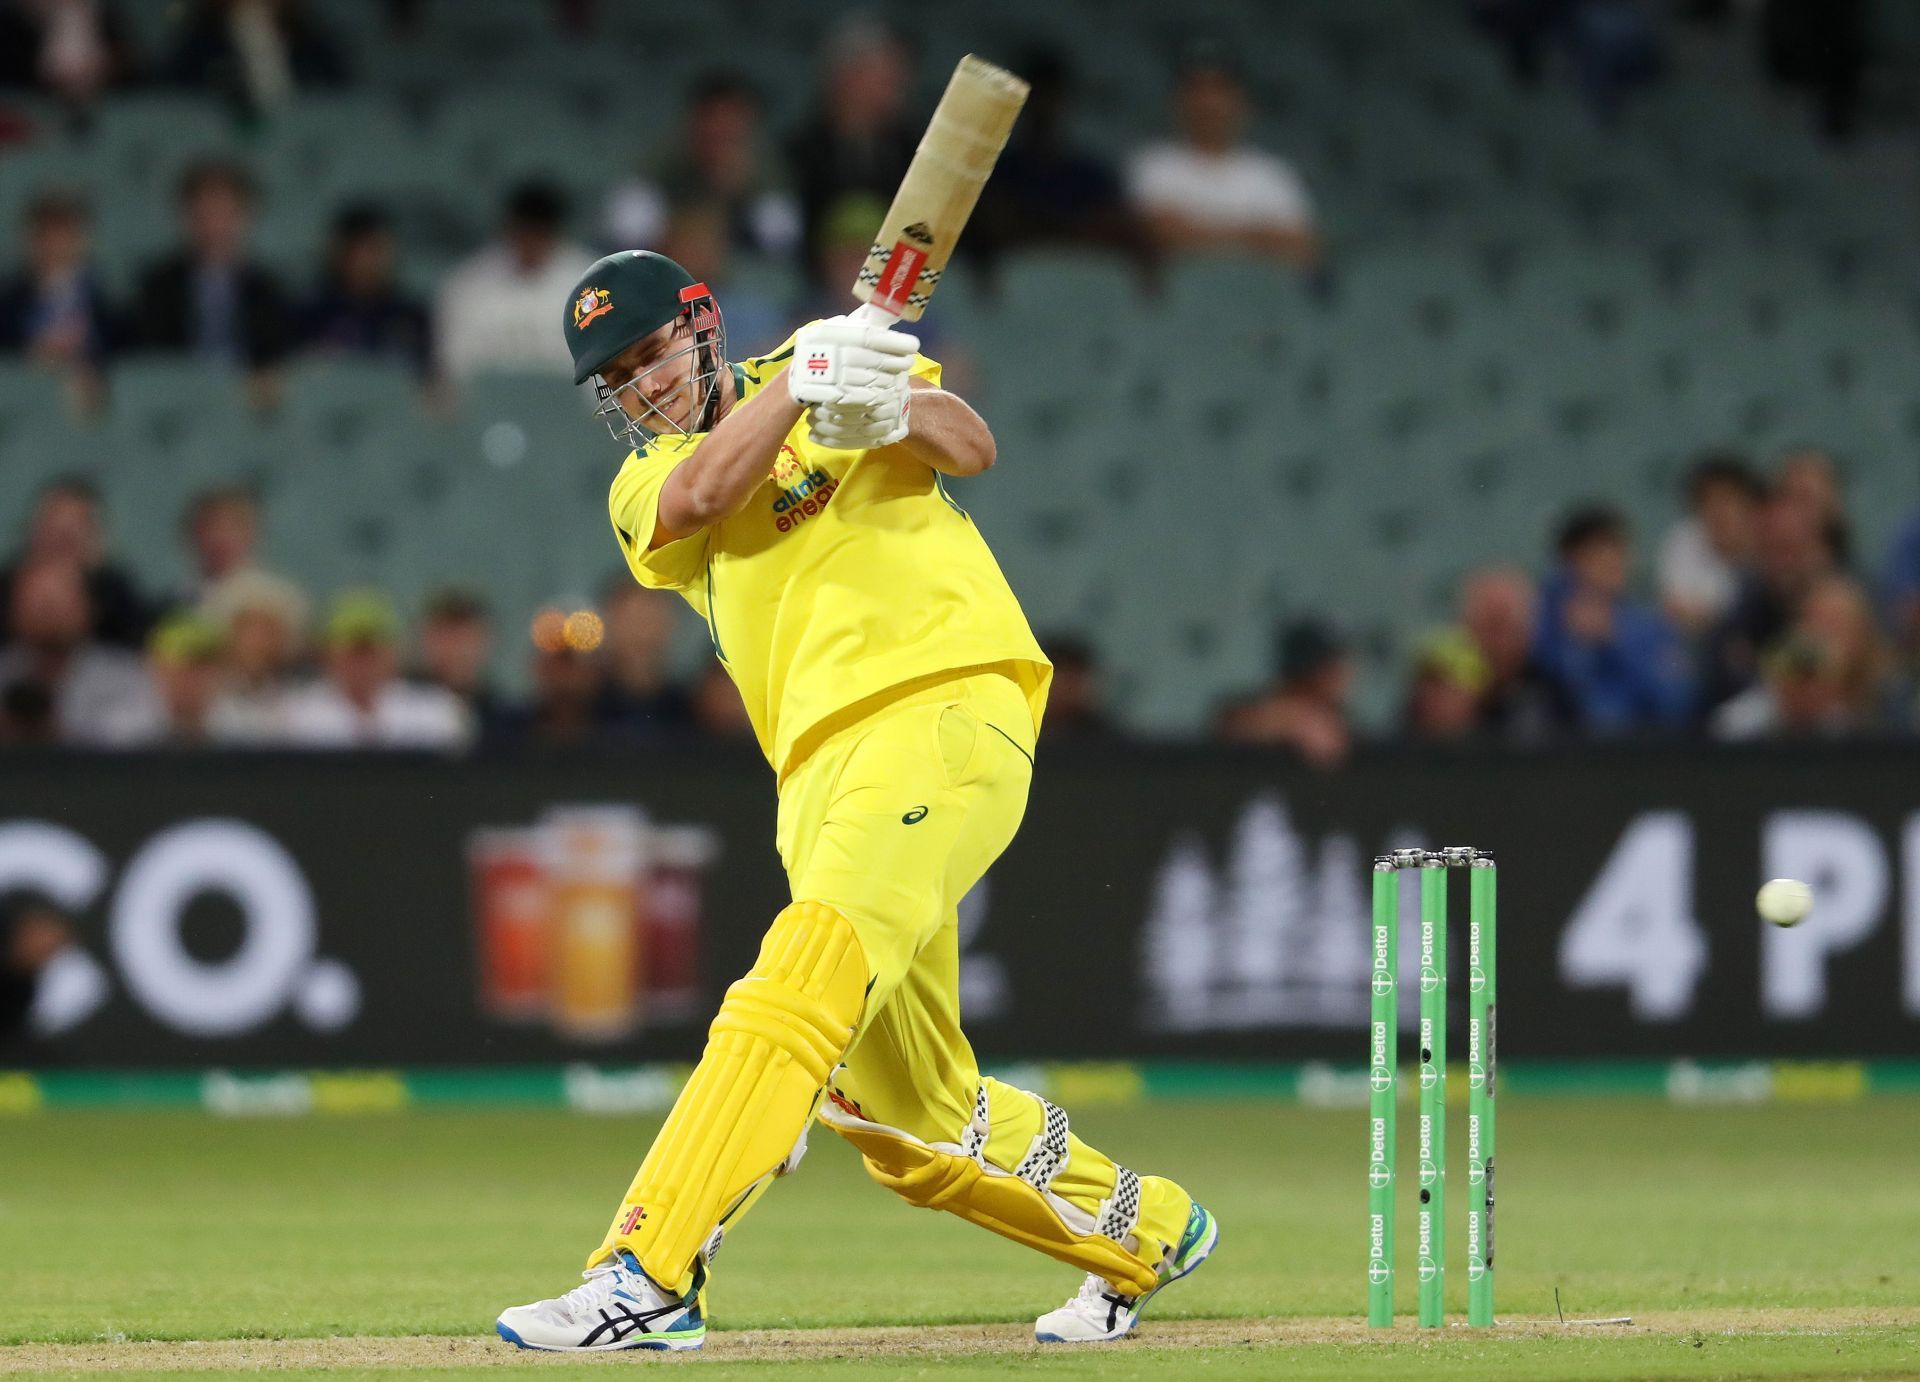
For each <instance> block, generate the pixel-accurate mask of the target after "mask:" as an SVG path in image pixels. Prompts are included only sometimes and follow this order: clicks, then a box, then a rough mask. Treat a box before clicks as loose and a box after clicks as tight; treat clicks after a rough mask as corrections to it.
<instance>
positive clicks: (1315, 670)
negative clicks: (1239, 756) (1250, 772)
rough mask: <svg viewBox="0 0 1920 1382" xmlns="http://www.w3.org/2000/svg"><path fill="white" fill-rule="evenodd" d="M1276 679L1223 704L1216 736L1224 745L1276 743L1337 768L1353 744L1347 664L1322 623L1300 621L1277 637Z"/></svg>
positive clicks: (1349, 664)
mask: <svg viewBox="0 0 1920 1382" xmlns="http://www.w3.org/2000/svg"><path fill="white" fill-rule="evenodd" d="M1278 651H1279V657H1278V659H1277V661H1278V664H1279V667H1278V671H1279V679H1278V680H1277V681H1276V682H1275V683H1274V684H1273V685H1272V686H1271V687H1269V688H1268V689H1267V690H1265V691H1263V692H1261V693H1259V694H1258V695H1255V696H1253V697H1251V698H1250V699H1248V700H1245V701H1242V702H1240V703H1238V704H1235V705H1231V706H1229V707H1228V708H1227V710H1226V711H1225V713H1224V714H1223V715H1222V716H1221V720H1220V737H1221V738H1223V739H1225V740H1227V741H1228V742H1230V743H1239V744H1278V745H1283V746H1285V747H1287V748H1290V749H1292V750H1294V752H1296V753H1298V754H1299V755H1300V756H1301V757H1302V758H1303V759H1305V760H1306V761H1307V762H1308V763H1310V764H1312V765H1313V766H1314V767H1316V768H1332V767H1337V766H1338V765H1339V764H1340V763H1341V762H1343V761H1344V760H1345V759H1346V757H1347V754H1348V753H1349V752H1350V751H1351V750H1352V748H1353V733H1352V730H1351V729H1350V728H1349V727H1348V724H1347V694H1348V692H1349V690H1350V689H1351V688H1352V684H1353V664H1352V662H1351V660H1350V659H1349V658H1348V656H1347V649H1346V645H1345V644H1344V643H1342V642H1341V641H1340V639H1339V638H1338V637H1337V636H1336V635H1335V634H1334V632H1333V631H1332V630H1331V629H1329V628H1328V627H1327V626H1326V625H1324V624H1322V623H1320V622H1318V621H1317V620H1313V619H1303V620H1301V621H1299V622H1298V623H1295V624H1292V625H1289V626H1288V627H1287V628H1286V629H1284V630H1282V632H1281V635H1280V646H1279V650H1278Z"/></svg>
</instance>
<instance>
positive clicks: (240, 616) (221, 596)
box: [201, 570, 308, 745]
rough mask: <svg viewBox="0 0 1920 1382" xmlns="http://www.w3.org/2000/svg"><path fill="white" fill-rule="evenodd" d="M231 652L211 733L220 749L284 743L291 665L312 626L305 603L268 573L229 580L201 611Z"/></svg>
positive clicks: (295, 589) (249, 573) (251, 573)
mask: <svg viewBox="0 0 1920 1382" xmlns="http://www.w3.org/2000/svg"><path fill="white" fill-rule="evenodd" d="M201 610H202V613H204V614H205V615H206V616H207V618H208V619H209V620H211V621H212V622H213V625H214V627H215V628H216V629H218V630H219V631H220V634H221V637H222V639H223V641H224V643H225V645H226V650H227V685H226V688H225V689H224V690H223V691H222V692H221V694H220V697H219V699H218V700H216V701H215V702H214V705H213V710H212V712H211V714H210V715H209V717H208V721H207V728H208V732H209V733H210V734H211V736H212V737H213V738H214V739H215V740H216V741H217V742H219V743H223V744H249V745H265V744H277V743H284V742H285V740H286V738H287V735H288V732H289V729H288V715H289V706H290V703H291V700H292V698H293V693H294V684H293V672H294V667H295V665H296V664H297V663H298V661H299V660H300V654H301V649H302V645H303V643H304V640H305V637H306V628H307V613H308V610H307V597H306V596H305V595H303V594H301V593H300V589H299V587H298V586H296V585H294V584H293V583H292V582H291V581H287V580H284V579H282V578H281V577H279V576H273V575H269V574H268V573H267V572H265V571H259V570H242V571H237V572H235V573H234V574H233V575H231V576H228V577H227V578H226V579H225V580H223V581H221V582H220V584H219V585H218V586H216V587H215V588H214V589H213V590H212V591H211V592H209V593H208V595H207V598H206V600H205V601H204V602H203V604H202V606H201Z"/></svg>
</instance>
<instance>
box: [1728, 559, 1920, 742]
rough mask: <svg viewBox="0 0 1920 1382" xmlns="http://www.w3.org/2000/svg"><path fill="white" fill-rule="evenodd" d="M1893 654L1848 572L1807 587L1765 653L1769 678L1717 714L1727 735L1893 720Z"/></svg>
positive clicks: (1835, 729)
mask: <svg viewBox="0 0 1920 1382" xmlns="http://www.w3.org/2000/svg"><path fill="white" fill-rule="evenodd" d="M1892 669H1893V661H1892V658H1891V656H1890V655H1889V654H1888V651H1887V646H1886V642H1885V640H1884V639H1883V638H1882V637H1881V634H1880V629H1879V627H1878V625H1876V624H1875V623H1874V619H1873V610H1872V607H1871V605H1870V604H1869V602H1868V600H1867V596H1866V593H1865V592H1864V591H1863V590H1861V588H1860V587H1859V586H1858V585H1857V584H1855V583H1854V582H1853V581H1851V580H1849V579H1847V578H1846V577H1845V576H1823V577H1821V578H1820V579H1819V580H1817V581H1816V582H1814V584H1813V586H1812V588H1811V589H1809V590H1808V591H1807V595H1806V598H1805V600H1804V601H1803V602H1802V603H1801V606H1800V615H1799V618H1798V619H1797V620H1796V621H1795V624H1794V627H1793V631H1792V632H1791V633H1790V634H1789V635H1788V636H1787V637H1786V638H1785V639H1784V640H1783V641H1782V642H1780V643H1779V644H1776V645H1775V646H1774V647H1773V648H1772V649H1771V650H1769V651H1768V653H1767V654H1766V656H1765V657H1763V658H1762V659H1761V672H1762V680H1761V681H1760V682H1759V683H1758V684H1756V685H1755V686H1753V687H1751V688H1749V689H1748V690H1747V691H1745V692H1743V693H1741V694H1740V695H1738V696H1735V697H1734V698H1733V699H1732V700H1730V701H1728V702H1727V703H1726V704H1725V705H1723V706H1721V707H1720V709H1719V711H1718V712H1716V714H1715V715H1714V717H1713V722H1712V725H1713V731H1714V733H1715V735H1716V736H1717V737H1720V738H1723V739H1751V738H1757V737H1760V736H1763V735H1798V734H1822V735H1842V734H1863V733H1871V732H1873V731H1875V730H1881V729H1885V728H1887V727H1888V725H1889V724H1890V723H1893V722H1894V715H1895V714H1896V713H1897V709H1896V705H1895V702H1894V696H1893V691H1894V684H1893V670H1892Z"/></svg>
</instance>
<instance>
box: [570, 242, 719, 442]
mask: <svg viewBox="0 0 1920 1382" xmlns="http://www.w3.org/2000/svg"><path fill="white" fill-rule="evenodd" d="M683 319H684V320H685V321H686V322H687V324H688V326H689V328H690V333H689V340H688V344H687V345H686V347H685V348H684V349H682V350H681V351H678V352H676V353H675V354H673V355H671V356H668V357H667V358H666V359H663V360H660V361H658V362H657V363H656V364H654V365H653V366H652V367H651V368H649V369H648V370H647V371H646V373H647V374H649V375H651V374H653V373H654V371H655V370H658V369H661V368H663V367H673V366H676V364H677V362H678V361H680V360H682V359H684V358H685V357H686V356H687V355H688V354H692V355H694V356H695V357H696V358H695V360H694V363H693V365H692V371H693V373H692V376H691V378H690V380H689V383H690V385H691V387H692V388H693V390H694V396H695V398H696V400H697V403H696V406H695V408H694V411H693V414H692V418H691V419H690V420H691V421H692V422H693V424H694V430H697V431H704V430H706V429H707V428H709V427H711V426H712V425H713V422H714V421H715V417H714V413H715V409H716V406H717V404H718V399H719V388H718V383H719V377H720V372H721V370H723V369H724V368H725V367H726V330H725V327H724V325H723V323H722V321H721V317H720V307H719V304H718V303H716V302H715V301H714V299H713V293H712V291H711V290H710V289H709V288H708V287H707V285H706V284H704V283H701V282H698V281H696V280H695V278H694V277H693V275H692V274H690V273H688V272H687V271H686V270H685V269H683V268H681V267H680V266H679V265H678V264H676V263H674V262H673V260H671V259H669V258H667V257H666V256H665V255H663V254H654V253H653V252H652V251H650V250H622V251H621V252H620V253H619V254H610V255H608V256H607V257H606V258H605V259H602V260H600V261H599V262H598V263H597V264H595V265H594V266H593V267H592V268H590V269H588V270H587V272H586V275H585V277H583V278H582V279H581V280H580V282H579V283H578V284H576V285H575V286H574V289H573V292H572V293H571V294H570V295H569V296H568V298H567V311H566V318H565V323H564V326H563V328H562V329H563V330H564V331H565V332H566V335H567V348H568V349H569V350H570V351H571V352H572V353H573V381H574V383H576V384H584V383H585V382H586V381H587V380H589V379H592V378H593V377H594V376H595V375H597V374H599V373H600V372H601V371H602V370H603V369H605V368H606V366H607V364H608V363H609V362H610V361H612V360H613V359H614V358H615V357H616V356H618V355H619V354H620V353H621V352H622V351H624V350H626V349H628V348H629V347H631V346H632V345H633V344H634V343H635V342H636V341H639V340H642V339H644V338H645V337H647V336H650V335H652V334H653V333H654V332H655V331H658V330H659V329H660V328H661V327H663V326H666V325H668V324H669V323H673V322H678V321H681V320H683ZM596 382H597V383H598V387H599V389H600V393H601V407H600V412H601V414H602V415H603V416H604V417H606V418H607V419H608V427H609V428H610V429H611V430H612V431H613V433H614V436H615V437H616V438H621V439H627V440H631V441H633V442H634V443H635V444H636V445H642V444H644V443H645V442H647V441H649V440H651V439H652V438H653V436H654V435H656V434H657V433H658V432H659V431H660V430H662V428H663V427H673V426H674V424H672V423H671V422H668V421H667V420H666V419H665V418H664V417H663V416H661V415H660V414H659V412H658V410H657V409H654V408H653V407H652V405H651V404H650V403H646V402H645V401H644V393H643V391H642V390H641V389H640V388H639V387H637V386H638V385H639V383H640V381H639V380H638V379H634V380H629V381H628V382H627V383H626V384H625V385H623V386H622V389H621V390H620V391H619V392H631V393H632V395H633V397H634V398H635V399H636V400H642V401H640V402H639V403H638V404H637V406H636V409H635V411H637V412H638V413H639V414H640V415H641V416H640V417H638V418H636V417H633V416H632V415H631V414H630V413H629V412H627V411H625V410H623V409H622V408H621V407H620V401H619V396H618V393H616V392H614V391H609V390H608V389H607V387H606V384H605V383H604V381H596ZM649 414H652V419H651V421H649V420H648V415H649ZM653 423H658V424H660V425H657V426H656V425H652V424H653ZM680 430H685V429H680Z"/></svg>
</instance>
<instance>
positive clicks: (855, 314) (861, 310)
mask: <svg viewBox="0 0 1920 1382" xmlns="http://www.w3.org/2000/svg"><path fill="white" fill-rule="evenodd" d="M847 316H848V317H849V318H850V319H851V320H853V321H857V322H859V323H860V324H861V325H862V326H884V327H894V326H898V325H899V324H900V318H898V317H896V316H895V315H894V314H893V313H891V312H889V311H888V310H887V309H886V308H884V307H876V306H874V305H873V304H872V303H871V302H863V303H861V304H860V305H859V306H858V307H856V308H854V309H853V311H851V312H849V313H847Z"/></svg>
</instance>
